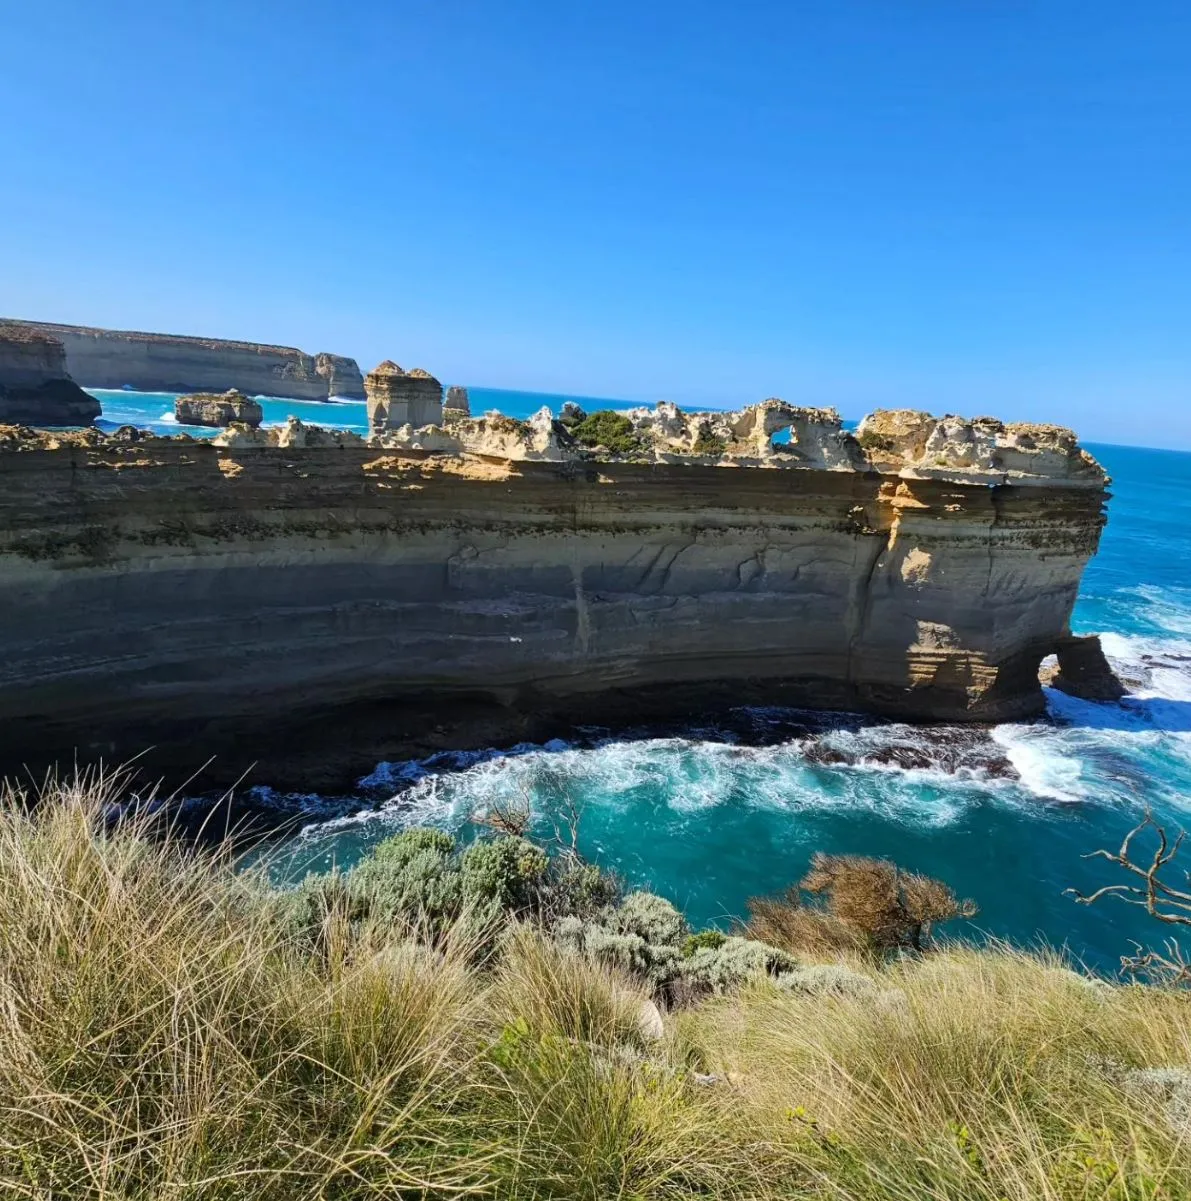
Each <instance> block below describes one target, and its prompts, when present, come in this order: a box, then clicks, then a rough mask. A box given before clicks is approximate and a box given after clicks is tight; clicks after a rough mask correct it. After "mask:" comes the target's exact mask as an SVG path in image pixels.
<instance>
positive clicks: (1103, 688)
mask: <svg viewBox="0 0 1191 1201" xmlns="http://www.w3.org/2000/svg"><path fill="white" fill-rule="evenodd" d="M1055 654H1056V656H1057V657H1058V667H1057V670H1056V671H1055V673H1054V674H1053V676H1052V677H1051V678H1050V680H1049V683H1050V684H1052V685H1053V686H1054V687H1055V688H1058V689H1059V690H1060V691H1061V692H1066V693H1068V694H1069V695H1071V696H1078V697H1080V698H1082V699H1083V700H1085V701H1119V700H1120V699H1121V697H1123V696H1124V695H1125V686H1124V685H1123V684H1122V683H1121V681H1120V680H1119V679H1117V676H1116V673H1115V672H1114V671H1113V670H1112V667H1111V666H1109V662H1108V659H1107V658H1106V657H1105V655H1104V648H1103V647H1102V646H1101V645H1100V639H1099V637H1097V636H1096V635H1095V634H1089V635H1086V636H1084V637H1082V638H1077V637H1071V638H1064V639H1062V640H1060V642H1059V643H1058V645H1057V646H1056V648H1055Z"/></svg>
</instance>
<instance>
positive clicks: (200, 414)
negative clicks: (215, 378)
mask: <svg viewBox="0 0 1191 1201" xmlns="http://www.w3.org/2000/svg"><path fill="white" fill-rule="evenodd" d="M174 419H175V420H176V421H177V422H178V424H179V425H213V426H218V427H221V428H222V427H223V426H227V425H231V423H232V422H233V421H238V422H240V423H241V424H243V425H247V426H251V427H252V428H254V429H255V427H256V426H258V425H260V423H261V421H262V420H263V419H264V410H262V408H261V406H260V402H259V401H256V400H252V399H251V398H250V397H247V396H245V395H244V394H243V393H242V392H237V391H236V390H235V389H234V388H232V389H230V390H229V391H227V392H224V393H222V394H221V395H218V396H216V395H213V394H212V393H210V392H195V393H194V394H193V395H190V396H179V397H178V399H177V400H175V401H174Z"/></svg>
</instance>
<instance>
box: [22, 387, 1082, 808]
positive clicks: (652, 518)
mask: <svg viewBox="0 0 1191 1201" xmlns="http://www.w3.org/2000/svg"><path fill="white" fill-rule="evenodd" d="M800 412H803V413H810V412H814V411H813V410H801V411H800ZM758 420H760V422H761V424H762V425H764V424H765V420H766V418H765V415H764V413H762V414H761V417H760V418H754V420H753V426H754V427H755V426H756V424H757V421H758ZM808 421H809V419H808ZM829 424H830V423H829ZM808 428H809V427H808ZM812 432H813V431H812ZM828 433H829V434H830V436H831V437H834V434H831V431H830V429H829V430H828ZM849 438H850V435H844V437H843V440H842V442H839V443H832V446H833V448H834V449H833V450H832V453H833V454H836V453H839V454H843V453H844V452H845V451H846V452H847V455H856V454H859V455H860V458H861V460H862V462H861V464H860V465H859V466H848V465H843V464H839V463H837V464H836V465H835V466H833V467H830V468H828V467H794V469H790V470H766V469H745V468H739V469H732V468H731V467H726V466H702V465H698V464H681V465H680V464H672V463H665V462H661V463H658V462H654V463H617V462H594V461H582V460H577V459H572V460H569V461H564V462H549V461H509V460H501V459H495V458H491V457H480V456H470V455H437V456H436V455H431V454H427V453H424V452H418V451H414V450H408V449H394V448H386V447H380V446H376V445H373V446H360V445H351V444H347V443H343V442H342V441H341V442H339V443H338V444H336V443H335V441H334V440H327V441H325V442H322V443H321V444H312V443H311V442H309V441H306V445H302V444H301V441H290V442H289V444H288V445H287V446H286V447H284V448H282V447H280V446H253V445H244V444H243V443H240V444H234V445H223V446H219V445H203V444H199V443H196V442H192V441H185V440H180V439H179V440H169V439H158V438H145V437H141V438H138V439H136V440H130V439H125V440H122V439H119V438H116V437H112V438H103V437H102V436H99V435H98V434H95V433H91V434H88V435H86V436H74V437H71V438H52V437H45V436H40V437H38V436H33V435H29V434H28V432H24V433H22V432H20V431H13V430H9V431H7V434H4V433H0V607H2V608H3V611H4V613H5V615H6V616H5V621H4V623H3V626H2V629H0V765H4V766H8V765H11V764H16V763H20V762H31V761H35V760H36V759H37V758H38V756H39V755H42V756H57V755H62V754H69V753H70V751H71V750H72V749H73V748H78V750H79V754H80V756H81V757H86V756H87V755H90V754H95V753H97V752H102V753H104V754H105V755H107V756H112V755H124V754H128V753H132V752H137V751H140V750H142V749H143V748H144V747H145V746H147V745H150V744H153V745H155V746H157V747H158V748H159V753H162V754H166V753H167V752H168V762H169V764H170V765H172V766H173V767H175V768H177V767H179V765H186V764H188V763H189V762H190V761H191V760H195V761H196V762H201V761H202V760H205V759H206V758H207V756H208V755H209V754H211V753H214V752H216V751H221V750H222V752H223V753H222V756H221V759H220V763H221V764H222V769H223V770H224V771H227V772H230V773H231V774H232V775H233V776H234V775H238V774H239V772H240V771H241V770H242V769H243V768H244V767H245V766H247V764H248V763H249V762H251V761H253V760H260V761H263V762H264V763H265V764H267V767H262V768H260V769H259V770H258V775H257V777H256V778H258V779H261V778H263V779H266V780H271V781H276V780H277V779H278V778H285V776H286V769H287V768H289V769H291V778H293V771H292V769H293V768H294V765H295V763H297V762H298V759H297V758H296V756H297V755H298V754H299V752H300V751H301V750H307V751H312V750H313V748H314V747H315V746H316V745H317V746H318V748H319V754H320V762H321V764H322V766H323V767H324V768H326V769H327V770H328V771H333V770H335V766H334V765H335V763H336V762H338V766H339V768H340V769H341V770H342V771H343V772H344V773H345V774H350V772H351V771H353V770H354V771H357V772H358V771H359V770H361V769H366V768H367V767H368V766H370V761H375V759H376V758H378V757H381V756H384V755H394V754H401V753H411V752H414V751H418V750H425V749H426V748H427V747H428V746H433V745H452V746H463V745H468V744H473V745H474V744H476V743H480V744H487V743H489V742H492V741H497V740H501V739H514V740H515V739H517V738H521V737H541V736H548V735H549V733H550V732H551V730H557V729H558V726H559V723H561V722H564V721H570V720H576V721H584V720H586V721H592V720H594V721H598V722H601V723H603V724H611V723H619V722H625V721H629V720H633V719H636V718H645V717H651V716H658V715H660V714H665V715H668V716H676V715H680V714H681V713H683V712H684V711H685V712H690V711H691V709H692V707H695V706H699V705H704V704H717V703H725V704H726V703H731V704H742V703H749V702H773V703H779V702H780V703H796V704H805V705H810V706H814V707H820V708H840V707H849V708H862V709H869V710H874V711H877V712H880V713H887V714H892V715H898V716H903V717H908V718H927V719H929V718H939V719H947V720H986V719H987V720H993V719H1005V718H1016V717H1024V716H1028V715H1030V714H1033V713H1037V712H1039V711H1040V709H1041V707H1042V696H1041V692H1040V689H1039V685H1038V680H1037V672H1038V666H1039V662H1040V660H1041V659H1042V657H1043V656H1044V655H1046V654H1048V653H1051V652H1053V651H1055V650H1056V648H1058V646H1059V645H1060V644H1062V643H1063V642H1064V641H1065V640H1066V639H1067V638H1068V634H1069V630H1068V619H1069V616H1070V613H1071V608H1072V605H1073V603H1074V601H1075V597H1076V591H1077V589H1078V586H1079V580H1080V576H1081V574H1082V571H1083V568H1084V565H1085V564H1086V562H1087V560H1088V558H1089V557H1090V556H1091V555H1092V554H1093V553H1094V551H1095V549H1096V545H1097V542H1098V539H1099V535H1100V529H1101V526H1102V524H1103V520H1104V519H1103V509H1102V506H1103V502H1104V499H1105V496H1106V493H1105V491H1104V484H1105V480H1104V477H1103V473H1102V472H1100V471H1099V469H1098V468H1097V467H1096V466H1095V464H1094V463H1092V461H1091V460H1089V459H1088V458H1087V457H1086V456H1083V455H1082V452H1079V451H1078V450H1077V449H1076V450H1075V451H1074V452H1073V453H1072V454H1070V455H1068V456H1067V458H1066V459H1064V460H1063V462H1062V464H1061V465H1060V466H1059V467H1057V468H1056V467H1054V466H1053V465H1052V466H1051V467H1048V468H1047V469H1045V470H1042V469H1040V470H1039V471H1038V472H1037V473H1034V474H1030V473H1025V472H1015V473H1003V474H1002V475H1001V476H1000V477H998V482H995V483H992V484H990V483H988V482H985V481H984V480H983V479H982V478H980V476H979V474H977V475H976V476H974V477H973V476H970V475H969V474H965V472H966V471H969V470H970V471H977V469H974V468H973V469H957V470H953V471H951V472H950V473H946V472H943V470H942V468H939V467H931V468H930V470H934V471H937V472H938V473H939V474H938V475H937V476H936V477H933V478H927V477H924V476H922V475H920V474H919V471H918V468H917V467H915V465H914V464H913V463H912V462H906V463H902V464H901V465H900V466H899V467H898V468H897V469H896V470H893V464H892V463H887V464H886V467H885V468H884V469H877V468H875V467H874V466H873V465H872V464H871V463H869V462H867V461H863V460H864V452H862V451H861V450H860V449H859V448H858V447H854V446H853V445H852V443H851V442H849V441H848V439H849ZM1004 439H1005V435H1002V440H1003V441H1004ZM315 441H316V443H317V442H318V440H315ZM812 441H813V439H812V438H811V437H810V434H809V433H808V434H807V436H805V437H804V438H803V454H804V455H808V454H809V453H810V444H811V442H812ZM953 441H954V439H953ZM822 453H823V454H826V453H827V452H826V451H823V452H822ZM946 453H947V452H943V451H941V452H940V453H939V454H937V455H936V456H935V457H936V458H944V457H945V454H946ZM1038 453H1039V454H1041V453H1042V452H1038ZM788 458H789V459H790V460H791V465H792V464H793V463H796V462H797V461H798V460H797V458H796V457H795V456H794V455H793V454H791V455H789V456H788ZM924 469H926V468H924ZM1010 480H1012V482H1008V481H1010ZM336 755H337V756H338V760H336V759H335V756H336ZM349 761H350V767H348V766H346V763H348V762H349ZM308 767H309V765H308V764H307V763H306V762H305V761H303V766H302V769H301V771H300V772H299V773H298V777H299V778H298V779H295V780H294V782H295V783H299V782H302V783H305V784H306V785H307V786H317V784H318V783H319V782H324V783H325V780H323V779H322V778H321V777H319V776H318V775H312V774H310V772H309V770H308ZM214 770H215V772H216V774H218V772H219V770H220V769H219V768H218V767H217V768H216V769H214ZM207 778H210V776H208V777H207Z"/></svg>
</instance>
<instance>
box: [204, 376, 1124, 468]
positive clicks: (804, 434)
mask: <svg viewBox="0 0 1191 1201" xmlns="http://www.w3.org/2000/svg"><path fill="white" fill-rule="evenodd" d="M388 366H392V364H389V365H388ZM378 370H379V369H378ZM398 370H399V369H398ZM402 374H404V373H402ZM374 376H375V373H374ZM374 376H370V377H369V379H370V380H371V379H373V378H374ZM424 378H431V377H424ZM434 382H435V384H437V381H434ZM387 384H388V381H387V380H386V385H387ZM386 399H387V397H386ZM571 408H572V413H571V414H569V415H568V416H569V420H568V419H565V418H564V419H562V420H560V419H558V418H556V417H555V416H554V414H553V413H551V411H550V410H549V409H548V408H542V409H540V410H538V412H537V413H535V414H534V415H533V416H532V417H530V418H529V419H528V420H526V421H522V420H518V419H516V418H512V417H506V416H504V415H503V414H500V413H488V414H486V415H484V416H482V417H471V416H469V415H467V414H465V413H462V412H459V411H458V410H450V409H448V410H446V412H447V413H448V414H452V416H450V417H448V418H446V419H444V420H442V421H441V422H438V423H433V422H432V423H428V424H424V425H421V426H418V427H415V426H414V425H412V424H410V423H408V422H407V423H403V424H400V425H398V426H396V427H395V428H392V429H385V430H382V431H380V432H374V433H373V434H372V435H371V436H370V437H368V438H364V437H361V436H360V435H357V434H352V433H350V432H347V431H342V430H338V431H323V430H321V429H320V428H319V427H312V426H308V425H303V424H302V423H301V422H300V421H298V420H297V419H296V418H290V420H289V421H288V422H287V423H286V424H285V425H284V426H280V427H275V428H273V429H267V430H256V429H249V428H246V427H241V426H238V425H234V426H233V427H232V428H230V429H229V430H227V431H226V432H224V433H222V434H220V435H219V436H218V438H217V439H216V444H217V445H218V446H221V447H224V448H226V449H229V450H235V449H237V448H247V447H265V446H280V447H288V446H294V445H299V446H301V445H307V444H311V445H314V444H319V443H327V442H332V441H333V442H334V443H335V444H336V445H361V446H362V445H369V446H376V447H382V448H385V449H394V450H401V449H409V450H419V451H430V452H432V453H435V454H452V455H485V456H489V457H493V458H500V459H509V460H512V461H515V462H531V461H540V462H550V463H563V462H568V461H576V462H583V461H592V460H596V461H600V460H603V461H609V462H639V463H671V464H683V465H688V466H689V465H699V466H719V467H769V468H801V469H815V470H820V471H877V472H880V473H881V474H883V475H897V476H901V477H902V478H905V479H941V480H942V479H954V480H957V481H963V482H969V483H981V484H990V485H991V484H1006V483H1014V484H1022V485H1028V484H1046V483H1051V482H1058V481H1062V482H1063V483H1065V484H1067V485H1069V486H1072V487H1089V488H1102V487H1103V486H1104V485H1105V483H1106V477H1105V474H1104V471H1103V469H1102V468H1101V467H1100V465H1099V464H1098V463H1097V462H1096V460H1095V459H1094V458H1093V457H1092V456H1091V455H1090V454H1088V452H1087V451H1085V450H1083V449H1081V448H1080V446H1079V444H1078V442H1077V440H1076V437H1075V434H1074V433H1073V432H1072V431H1071V430H1068V429H1064V428H1063V427H1061V426H1057V425H1039V424H1032V423H1026V422H1016V423H1009V424H1006V423H1004V422H1001V421H998V420H996V419H995V418H991V417H977V418H972V419H969V418H964V417H954V416H946V417H932V416H931V415H930V414H928V413H921V412H916V411H914V410H910V409H897V410H878V411H877V412H875V413H872V414H870V415H869V416H868V417H866V418H865V419H864V420H863V421H862V422H861V423H860V426H859V427H858V429H857V430H856V432H855V434H853V433H851V432H849V431H847V430H845V429H844V428H843V423H842V422H841V420H840V416H839V414H838V413H837V412H836V411H835V410H834V409H821V408H804V407H800V406H796V405H791V404H787V403H786V402H785V401H782V400H766V401H763V402H762V403H761V404H758V405H752V406H749V407H747V408H744V409H740V410H737V411H735V412H695V413H686V412H684V411H683V410H681V409H680V408H679V407H678V406H677V405H675V404H672V403H669V402H666V401H663V402H662V403H660V404H659V405H657V407H656V408H653V409H649V408H637V409H632V410H629V411H628V412H627V413H625V414H623V415H617V416H618V417H620V419H621V420H623V421H624V423H625V432H624V433H623V435H622V437H623V438H624V439H625V440H626V441H627V442H629V443H631V444H632V446H631V449H628V450H621V451H617V450H614V449H611V448H609V447H607V446H604V445H601V444H599V443H598V442H596V443H592V442H591V441H590V439H589V440H588V441H587V442H584V441H582V440H581V437H580V436H577V434H581V431H582V424H583V423H582V418H583V417H585V416H586V414H583V413H582V410H578V409H575V407H574V406H571ZM576 414H577V416H576ZM787 433H788V440H786V441H775V438H776V437H777V436H778V435H782V434H787Z"/></svg>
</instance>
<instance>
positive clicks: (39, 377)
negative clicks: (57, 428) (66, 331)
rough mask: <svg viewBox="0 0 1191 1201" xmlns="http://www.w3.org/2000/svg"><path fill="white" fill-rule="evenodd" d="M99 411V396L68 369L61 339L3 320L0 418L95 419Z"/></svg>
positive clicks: (55, 422) (84, 422) (0, 327)
mask: <svg viewBox="0 0 1191 1201" xmlns="http://www.w3.org/2000/svg"><path fill="white" fill-rule="evenodd" d="M99 412H100V408H99V401H98V400H96V399H95V397H94V396H90V395H88V394H87V393H86V392H84V391H83V390H82V388H80V387H79V386H78V384H76V383H75V382H74V381H73V380H72V379H71V378H70V375H69V374H68V373H67V370H66V352H65V350H64V349H63V347H62V343H61V342H59V341H58V340H57V339H56V338H51V337H50V336H49V335H48V334H43V333H40V332H39V331H37V330H32V329H26V328H25V327H23V326H14V325H4V324H0V421H5V422H29V423H31V424H37V425H89V424H90V423H91V422H92V421H94V420H95V418H96V417H98V416H99Z"/></svg>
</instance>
